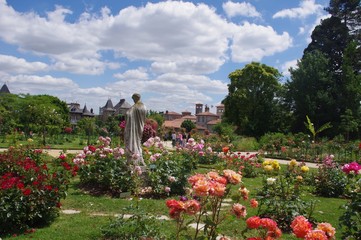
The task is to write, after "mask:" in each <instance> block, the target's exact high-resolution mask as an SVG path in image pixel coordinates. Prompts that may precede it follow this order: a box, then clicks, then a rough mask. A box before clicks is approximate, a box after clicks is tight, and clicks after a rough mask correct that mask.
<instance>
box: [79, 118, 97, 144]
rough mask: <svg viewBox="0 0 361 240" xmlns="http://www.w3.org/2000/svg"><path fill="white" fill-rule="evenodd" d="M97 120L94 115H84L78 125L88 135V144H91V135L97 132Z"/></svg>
mask: <svg viewBox="0 0 361 240" xmlns="http://www.w3.org/2000/svg"><path fill="white" fill-rule="evenodd" d="M95 121H96V120H95V118H92V117H84V118H82V119H80V120H79V121H78V127H79V128H80V130H81V131H83V132H84V133H85V135H86V136H87V145H90V137H91V136H92V135H93V134H94V133H95V130H96V124H95Z"/></svg>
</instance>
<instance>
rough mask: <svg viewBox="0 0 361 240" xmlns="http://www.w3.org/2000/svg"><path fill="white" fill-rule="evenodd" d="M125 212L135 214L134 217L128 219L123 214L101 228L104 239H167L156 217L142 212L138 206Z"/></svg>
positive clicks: (131, 207)
mask: <svg viewBox="0 0 361 240" xmlns="http://www.w3.org/2000/svg"><path fill="white" fill-rule="evenodd" d="M125 210H126V211H128V212H129V211H131V212H133V215H132V216H130V217H129V218H126V217H125V216H124V214H121V215H119V216H117V217H116V218H115V219H113V220H111V221H110V223H109V224H107V225H105V226H103V227H102V228H101V232H102V236H103V239H106V240H117V239H129V240H139V239H159V240H161V239H166V238H165V236H164V235H163V234H162V233H161V230H160V226H161V222H160V220H157V219H156V217H155V216H153V215H150V214H149V213H146V212H144V211H142V210H141V209H140V208H139V207H138V206H137V205H136V206H133V205H131V206H130V207H127V208H126V209H125Z"/></svg>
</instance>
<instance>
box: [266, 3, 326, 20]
mask: <svg viewBox="0 0 361 240" xmlns="http://www.w3.org/2000/svg"><path fill="white" fill-rule="evenodd" d="M322 10H323V6H322V5H320V4H316V3H315V0H302V1H301V2H300V6H299V7H297V8H290V9H283V10H281V11H279V12H277V13H275V14H274V15H273V18H306V17H308V16H310V15H314V14H316V15H318V14H320V13H321V12H322Z"/></svg>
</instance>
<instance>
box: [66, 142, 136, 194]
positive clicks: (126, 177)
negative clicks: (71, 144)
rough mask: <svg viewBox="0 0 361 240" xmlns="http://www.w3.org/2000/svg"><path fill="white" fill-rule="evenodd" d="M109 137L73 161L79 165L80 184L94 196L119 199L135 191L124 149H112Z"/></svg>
mask: <svg viewBox="0 0 361 240" xmlns="http://www.w3.org/2000/svg"><path fill="white" fill-rule="evenodd" d="M110 144H111V139H110V138H109V137H106V138H105V137H99V144H98V145H97V146H93V145H89V146H86V147H85V148H84V149H83V152H82V153H79V154H78V155H76V156H75V158H74V159H73V162H74V163H75V164H77V165H79V168H80V170H79V176H80V184H81V186H82V187H84V188H85V189H87V190H89V191H91V192H92V193H94V194H110V195H111V196H113V197H119V196H120V194H121V193H122V192H127V191H131V190H132V189H133V187H134V186H133V183H134V182H133V181H132V172H131V169H130V168H129V167H128V166H127V164H126V156H125V151H124V149H123V148H120V147H116V148H111V147H110Z"/></svg>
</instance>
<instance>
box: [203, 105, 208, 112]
mask: <svg viewBox="0 0 361 240" xmlns="http://www.w3.org/2000/svg"><path fill="white" fill-rule="evenodd" d="M204 111H205V112H209V107H208V105H207V104H206V106H205V107H204Z"/></svg>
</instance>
